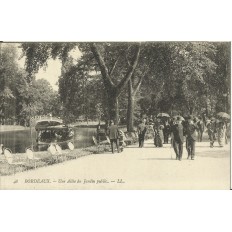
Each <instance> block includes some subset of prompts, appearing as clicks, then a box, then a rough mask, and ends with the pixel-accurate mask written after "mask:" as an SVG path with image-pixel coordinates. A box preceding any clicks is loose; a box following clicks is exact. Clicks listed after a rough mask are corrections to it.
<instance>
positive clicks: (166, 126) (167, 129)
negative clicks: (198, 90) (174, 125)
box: [163, 120, 170, 144]
mask: <svg viewBox="0 0 232 232" xmlns="http://www.w3.org/2000/svg"><path fill="white" fill-rule="evenodd" d="M163 134H164V144H165V143H167V144H168V138H169V134H170V125H169V123H168V121H167V120H165V121H164V129H163Z"/></svg>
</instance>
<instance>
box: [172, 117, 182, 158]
mask: <svg viewBox="0 0 232 232" xmlns="http://www.w3.org/2000/svg"><path fill="white" fill-rule="evenodd" d="M171 132H172V133H173V148H174V151H175V153H176V159H177V160H180V161H181V160H182V154H183V143H184V127H183V125H182V121H181V119H180V117H177V121H176V122H175V123H174V124H173V125H172V127H171Z"/></svg>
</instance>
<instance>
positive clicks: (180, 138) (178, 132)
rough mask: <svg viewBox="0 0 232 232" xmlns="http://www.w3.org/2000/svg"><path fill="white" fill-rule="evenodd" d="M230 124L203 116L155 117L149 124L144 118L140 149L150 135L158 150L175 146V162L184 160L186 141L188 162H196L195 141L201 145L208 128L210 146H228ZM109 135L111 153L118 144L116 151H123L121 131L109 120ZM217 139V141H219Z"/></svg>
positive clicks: (140, 126)
mask: <svg viewBox="0 0 232 232" xmlns="http://www.w3.org/2000/svg"><path fill="white" fill-rule="evenodd" d="M227 126H228V123H227V121H226V120H223V119H222V118H221V119H217V120H216V119H215V118H213V117H212V118H211V119H206V120H203V119H202V117H200V116H199V117H193V116H192V115H189V116H188V117H185V118H183V117H181V116H175V117H172V118H156V119H155V120H152V121H148V120H147V119H146V118H144V119H142V120H141V121H140V123H139V125H138V127H137V132H138V141H139V147H140V148H142V147H144V140H145V136H146V135H147V134H151V133H152V134H153V138H154V145H155V147H163V144H168V143H169V141H170V144H171V146H172V147H173V149H174V151H175V154H176V159H177V160H182V154H183V144H184V141H186V150H187V152H188V157H187V158H188V159H191V160H194V158H195V147H196V142H202V137H203V133H204V131H205V129H206V130H207V132H208V136H209V140H210V147H211V148H212V147H213V146H214V142H215V141H216V139H218V143H219V146H220V147H223V146H224V144H225V143H227V136H226V134H227V133H226V131H227ZM106 134H107V135H108V136H109V139H110V144H111V150H112V153H114V151H115V148H114V144H115V145H116V148H117V152H118V153H119V152H120V141H119V138H120V136H121V135H120V130H119V129H118V126H117V125H115V123H114V121H113V120H111V121H110V125H109V127H108V128H107V129H106ZM216 137H217V138H216Z"/></svg>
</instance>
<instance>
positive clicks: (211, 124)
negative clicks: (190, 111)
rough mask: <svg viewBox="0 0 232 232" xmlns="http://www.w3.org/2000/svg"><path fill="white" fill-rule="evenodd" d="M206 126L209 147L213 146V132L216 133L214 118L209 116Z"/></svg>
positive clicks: (214, 138)
mask: <svg viewBox="0 0 232 232" xmlns="http://www.w3.org/2000/svg"><path fill="white" fill-rule="evenodd" d="M206 127H207V130H208V135H209V140H210V147H211V148H213V144H214V141H215V140H216V137H215V133H216V122H215V118H213V117H212V118H211V120H207V122H206Z"/></svg>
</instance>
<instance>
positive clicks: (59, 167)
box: [0, 140, 230, 189]
mask: <svg viewBox="0 0 232 232" xmlns="http://www.w3.org/2000/svg"><path fill="white" fill-rule="evenodd" d="M45 179H46V180H45ZM0 181H1V182H0V186H1V187H0V188H2V189H18V188H22V189H229V188H230V145H229V144H227V145H226V146H225V147H223V148H220V147H215V148H213V149H212V148H210V147H209V142H202V143H197V147H196V159H195V160H194V161H193V160H187V153H186V149H185V148H184V154H183V159H182V161H178V160H175V154H174V151H173V149H171V148H170V144H165V145H164V147H163V148H154V145H153V143H152V140H147V141H146V142H145V147H144V148H138V147H137V145H131V146H129V147H127V148H125V149H124V151H123V152H122V153H119V154H118V153H115V154H111V153H104V154H97V155H90V156H86V157H82V158H79V159H77V160H72V161H67V162H64V163H60V164H56V165H52V166H48V167H43V168H39V169H37V170H32V171H28V172H22V173H17V174H15V176H8V177H1V179H0ZM38 181H39V182H43V181H49V183H28V182H38Z"/></svg>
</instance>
